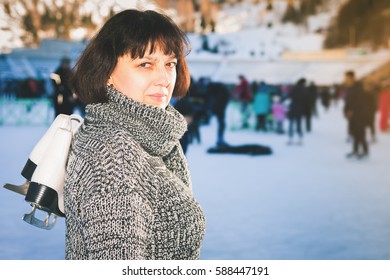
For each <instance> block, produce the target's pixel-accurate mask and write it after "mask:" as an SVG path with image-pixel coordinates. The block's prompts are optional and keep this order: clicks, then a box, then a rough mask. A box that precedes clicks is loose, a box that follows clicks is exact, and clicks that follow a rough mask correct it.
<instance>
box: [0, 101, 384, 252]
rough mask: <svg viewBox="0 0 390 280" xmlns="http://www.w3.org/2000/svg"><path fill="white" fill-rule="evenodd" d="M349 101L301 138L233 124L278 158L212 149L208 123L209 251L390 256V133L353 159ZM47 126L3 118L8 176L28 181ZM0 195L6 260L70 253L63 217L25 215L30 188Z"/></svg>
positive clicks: (202, 157) (204, 163)
mask: <svg viewBox="0 0 390 280" xmlns="http://www.w3.org/2000/svg"><path fill="white" fill-rule="evenodd" d="M341 105H342V104H339V106H338V107H335V106H333V107H331V108H330V110H329V111H324V110H323V109H321V108H320V109H321V110H319V114H318V116H317V117H316V118H314V120H313V131H312V132H311V133H309V134H305V136H304V141H303V145H300V146H298V145H292V146H289V145H286V143H287V136H286V135H277V134H274V133H272V132H269V133H264V132H255V131H253V130H230V129H229V130H228V131H227V132H226V140H227V142H229V143H230V144H261V145H268V146H270V147H271V148H272V150H273V154H272V155H268V156H248V155H216V154H208V153H207V152H206V151H207V149H208V148H209V147H211V146H213V144H214V142H215V139H216V120H215V118H212V119H211V122H210V124H209V125H207V126H202V127H201V137H202V138H201V143H200V144H198V143H193V144H191V145H190V146H189V150H188V153H187V157H188V162H189V166H190V171H191V175H192V180H193V191H194V195H195V197H196V198H197V200H198V201H199V203H200V204H201V206H202V207H203V209H204V212H205V215H206V219H207V229H206V234H205V238H204V243H203V247H202V252H201V259H204V260H207V259H219V260H234V259H237V260H241V259H247V260H346V259H347V260H356V259H362V260H371V259H374V260H380V259H383V260H389V259H390V242H389V239H390V203H389V199H390V134H384V133H378V141H377V142H376V143H373V144H370V157H369V158H368V159H366V160H363V161H358V160H348V159H346V157H345V155H346V153H348V152H350V150H351V143H347V142H346V136H347V135H346V128H347V125H346V121H345V119H344V118H343V116H342V111H341ZM227 120H228V127H231V123H229V122H231V121H232V120H231V119H230V118H229V116H228V118H227ZM46 129H47V126H0V135H1V140H0V170H1V171H0V183H1V184H4V183H14V184H22V183H23V182H24V181H23V178H22V176H21V175H20V171H21V169H22V168H23V166H24V164H25V161H26V159H27V157H28V155H29V153H30V151H31V150H32V148H33V147H34V145H35V144H36V142H37V141H38V140H39V138H40V137H41V136H42V135H43V134H44V132H45V131H46ZM369 139H370V138H369ZM0 202H1V203H0V220H1V224H2V225H1V226H0V259H2V260H35V259H38V260H46V259H63V258H64V246H65V220H64V219H63V218H60V219H59V220H58V221H57V225H56V226H55V228H54V229H53V230H50V231H46V230H42V229H38V228H35V227H32V226H31V225H28V224H27V223H25V222H23V221H22V220H21V217H22V215H23V214H24V213H28V212H29V211H30V208H31V207H30V206H29V205H28V204H27V203H26V202H25V201H24V199H23V197H22V196H20V195H17V194H15V193H11V192H10V191H8V190H5V189H0Z"/></svg>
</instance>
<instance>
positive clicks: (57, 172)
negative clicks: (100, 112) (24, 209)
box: [4, 114, 83, 229]
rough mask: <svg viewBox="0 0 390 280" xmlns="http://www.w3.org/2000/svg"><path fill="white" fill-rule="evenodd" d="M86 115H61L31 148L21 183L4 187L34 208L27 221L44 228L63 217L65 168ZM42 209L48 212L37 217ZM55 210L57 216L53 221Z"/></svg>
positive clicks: (27, 215) (26, 217)
mask: <svg viewBox="0 0 390 280" xmlns="http://www.w3.org/2000/svg"><path fill="white" fill-rule="evenodd" d="M82 122H83V119H82V118H81V117H80V116H78V115H70V116H68V115H62V114H61V115H59V116H57V118H56V119H55V120H54V122H53V123H52V125H51V126H50V127H49V129H48V130H47V131H46V133H45V135H44V136H43V137H42V138H41V139H40V141H39V142H38V143H37V145H36V146H35V147H34V149H33V151H32V152H31V154H30V156H29V158H28V160H27V162H26V164H25V166H24V168H23V170H22V172H21V173H22V176H23V177H24V178H26V180H27V181H26V182H25V183H24V184H23V185H21V186H15V185H11V184H6V185H4V187H5V188H6V189H9V190H11V191H14V192H16V193H19V194H22V195H24V196H25V200H26V201H27V202H29V203H30V204H31V206H32V207H33V208H32V211H31V212H30V213H29V214H25V215H24V216H23V220H24V221H26V222H27V223H29V224H31V225H34V226H36V227H39V228H43V229H51V228H53V226H54V225H55V222H56V219H57V217H58V216H60V217H64V202H63V187H64V180H65V168H66V163H67V159H68V154H69V149H70V145H71V142H72V138H73V135H74V134H75V133H76V131H77V130H78V128H79V127H80V125H81V124H82ZM37 209H39V210H42V211H44V212H46V213H47V217H46V219H45V220H44V221H42V220H39V219H38V218H36V217H35V211H36V210H37ZM52 214H53V216H54V218H53V219H52V220H51V221H50V217H51V215H52Z"/></svg>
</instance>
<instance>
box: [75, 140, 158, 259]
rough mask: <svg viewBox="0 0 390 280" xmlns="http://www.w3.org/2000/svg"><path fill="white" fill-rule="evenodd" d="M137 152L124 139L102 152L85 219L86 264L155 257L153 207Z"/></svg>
mask: <svg viewBox="0 0 390 280" xmlns="http://www.w3.org/2000/svg"><path fill="white" fill-rule="evenodd" d="M129 146H130V147H129ZM135 150H136V149H131V143H130V145H129V143H128V142H126V141H124V139H122V138H119V139H112V142H111V143H104V145H101V146H100V147H99V148H98V149H97V151H98V152H97V156H96V160H95V162H94V164H93V165H94V167H93V169H94V170H93V171H92V172H91V174H93V175H92V176H93V177H94V180H93V181H92V182H91V183H92V184H90V185H89V186H87V190H88V191H87V192H86V193H85V195H84V198H83V207H82V208H81V215H80V222H81V225H82V226H81V228H82V235H83V240H84V248H85V249H84V250H85V253H84V254H85V256H86V258H87V259H110V260H116V259H149V258H152V256H151V255H152V253H151V252H152V251H151V248H153V241H152V236H153V235H152V230H153V224H154V215H153V214H154V213H153V206H152V204H151V202H150V194H149V196H148V191H147V189H148V187H147V185H146V186H145V184H146V183H145V182H144V178H142V176H143V174H144V171H143V169H144V168H145V167H144V165H143V164H142V163H141V162H139V161H140V160H142V157H140V155H139V151H138V150H137V152H135Z"/></svg>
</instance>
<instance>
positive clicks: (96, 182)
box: [64, 87, 205, 260]
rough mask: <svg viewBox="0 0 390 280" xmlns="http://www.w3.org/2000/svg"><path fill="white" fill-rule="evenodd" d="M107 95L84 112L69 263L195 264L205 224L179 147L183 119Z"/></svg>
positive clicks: (73, 180) (72, 179) (71, 204)
mask: <svg viewBox="0 0 390 280" xmlns="http://www.w3.org/2000/svg"><path fill="white" fill-rule="evenodd" d="M107 94H108V97H109V101H108V103H102V104H92V105H88V106H87V111H86V117H85V122H84V124H83V125H82V127H81V128H80V130H79V131H78V133H77V134H76V136H75V140H74V142H73V144H72V148H71V152H70V155H69V161H68V165H67V175H66V180H65V187H64V203H65V218H66V256H65V257H66V259H112V260H113V259H198V258H199V257H200V248H201V244H202V239H203V234H204V230H205V218H204V215H203V212H202V209H201V208H200V206H199V204H198V203H197V202H196V201H195V199H194V197H193V194H192V189H191V181H190V176H189V171H188V167H187V162H186V159H185V157H184V155H183V151H182V149H181V147H180V144H179V139H180V137H181V136H182V135H183V133H184V132H185V130H186V122H185V120H184V118H183V116H181V115H180V114H179V113H178V112H177V111H176V110H175V109H174V108H173V107H171V106H169V105H168V107H167V108H166V109H161V108H157V107H153V106H148V105H144V104H141V103H138V102H136V101H133V100H131V99H129V98H127V97H126V96H124V95H123V94H121V93H120V92H118V91H116V90H115V89H114V88H112V87H108V89H107Z"/></svg>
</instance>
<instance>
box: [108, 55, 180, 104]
mask: <svg viewBox="0 0 390 280" xmlns="http://www.w3.org/2000/svg"><path fill="white" fill-rule="evenodd" d="M176 64H177V59H176V57H175V56H174V55H166V54H164V53H163V52H162V51H161V50H160V49H159V48H156V51H155V52H153V53H151V54H149V51H146V52H145V56H144V57H142V58H136V59H133V58H131V56H130V55H124V56H121V57H119V58H118V62H117V64H116V66H115V68H114V71H113V72H112V74H111V76H110V79H109V80H108V82H109V83H110V84H112V85H113V86H114V87H115V88H116V89H117V90H118V91H120V92H122V93H123V94H124V95H126V96H127V97H129V98H131V99H133V100H135V101H138V102H141V103H143V104H146V105H152V106H156V107H160V108H166V106H167V105H168V104H169V101H170V100H171V97H172V92H173V89H174V87H175V82H176Z"/></svg>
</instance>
